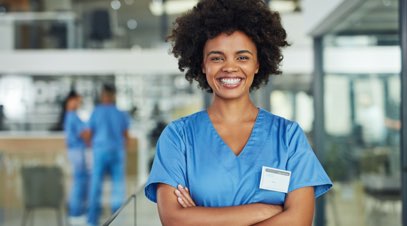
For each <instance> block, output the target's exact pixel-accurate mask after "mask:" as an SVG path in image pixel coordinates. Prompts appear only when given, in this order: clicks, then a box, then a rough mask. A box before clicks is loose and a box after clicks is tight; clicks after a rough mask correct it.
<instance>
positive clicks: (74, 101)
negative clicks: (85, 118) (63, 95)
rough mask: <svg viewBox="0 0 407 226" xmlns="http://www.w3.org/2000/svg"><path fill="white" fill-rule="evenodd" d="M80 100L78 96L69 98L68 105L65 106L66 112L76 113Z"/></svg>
mask: <svg viewBox="0 0 407 226" xmlns="http://www.w3.org/2000/svg"><path fill="white" fill-rule="evenodd" d="M81 101H82V98H81V97H80V96H77V97H74V98H70V99H69V100H68V103H67V104H66V108H67V109H66V110H68V111H76V110H78V108H79V107H80V106H81Z"/></svg>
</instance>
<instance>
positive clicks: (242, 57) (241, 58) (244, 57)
mask: <svg viewBox="0 0 407 226" xmlns="http://www.w3.org/2000/svg"><path fill="white" fill-rule="evenodd" d="M248 59H249V57H248V56H238V57H237V60H239V61H245V60H248Z"/></svg>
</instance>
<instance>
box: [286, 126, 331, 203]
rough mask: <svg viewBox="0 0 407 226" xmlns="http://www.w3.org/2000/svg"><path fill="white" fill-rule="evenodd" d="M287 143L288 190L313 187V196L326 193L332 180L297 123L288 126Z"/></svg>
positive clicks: (316, 196)
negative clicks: (289, 177) (289, 172)
mask: <svg viewBox="0 0 407 226" xmlns="http://www.w3.org/2000/svg"><path fill="white" fill-rule="evenodd" d="M287 144H288V154H289V158H288V161H287V170H289V171H291V180H290V185H289V188H288V192H291V191H293V190H296V189H298V188H302V187H314V192H315V198H318V197H319V196H321V195H323V194H324V193H326V192H327V191H328V190H329V189H330V188H331V187H332V182H331V180H330V179H329V177H328V175H327V174H326V172H325V170H324V168H323V167H322V165H321V163H320V162H319V160H318V158H317V157H316V155H315V153H314V151H313V150H312V148H311V146H310V145H309V143H308V140H307V138H306V136H305V134H304V132H303V131H302V129H301V128H300V126H299V125H298V124H297V123H293V124H292V125H291V126H290V127H289V128H288V131H287Z"/></svg>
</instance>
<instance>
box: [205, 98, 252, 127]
mask: <svg viewBox="0 0 407 226" xmlns="http://www.w3.org/2000/svg"><path fill="white" fill-rule="evenodd" d="M257 113H258V109H257V107H256V106H255V105H254V103H253V102H252V100H251V99H250V98H249V97H247V98H245V99H236V100H224V99H220V98H216V97H215V98H214V100H213V102H212V104H211V105H210V106H209V108H208V114H209V116H210V117H211V119H212V121H213V122H215V123H216V122H222V123H240V122H245V121H255V120H256V117H257Z"/></svg>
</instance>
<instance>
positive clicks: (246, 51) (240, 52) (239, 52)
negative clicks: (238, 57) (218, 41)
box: [206, 50, 253, 56]
mask: <svg viewBox="0 0 407 226" xmlns="http://www.w3.org/2000/svg"><path fill="white" fill-rule="evenodd" d="M242 53H248V54H250V55H253V53H252V52H250V51H249V50H239V51H236V54H242ZM211 54H220V55H224V53H223V52H222V51H216V50H214V51H210V52H209V53H208V54H206V56H209V55H211Z"/></svg>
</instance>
